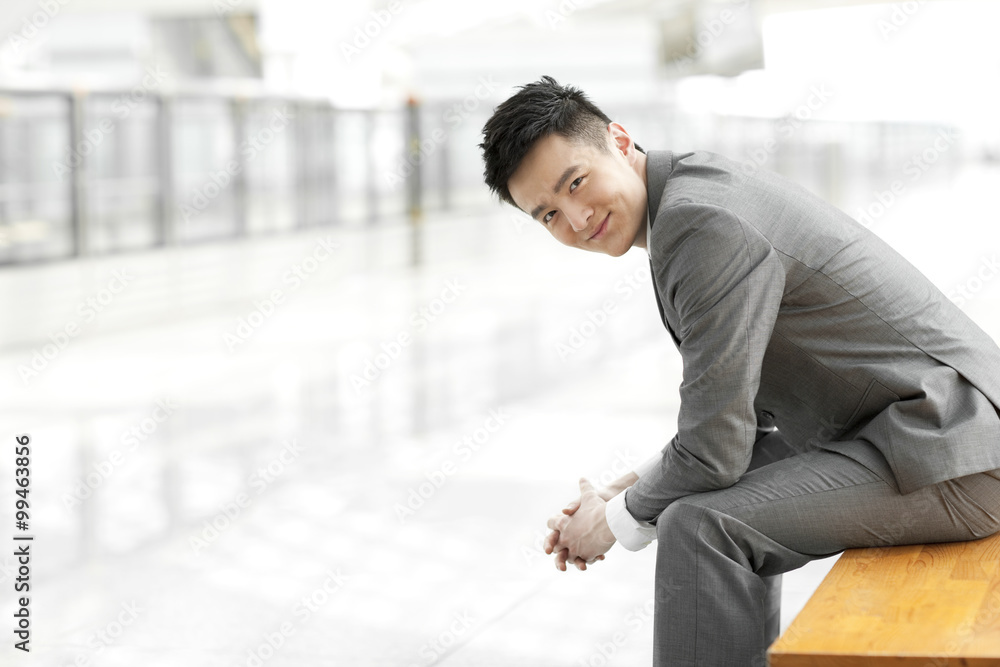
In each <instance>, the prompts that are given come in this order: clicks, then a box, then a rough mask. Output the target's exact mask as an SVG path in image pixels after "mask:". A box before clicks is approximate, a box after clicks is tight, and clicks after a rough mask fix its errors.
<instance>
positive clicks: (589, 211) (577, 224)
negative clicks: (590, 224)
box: [566, 206, 594, 232]
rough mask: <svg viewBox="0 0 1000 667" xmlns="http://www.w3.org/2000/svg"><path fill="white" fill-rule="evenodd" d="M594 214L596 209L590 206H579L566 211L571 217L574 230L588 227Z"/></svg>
mask: <svg viewBox="0 0 1000 667" xmlns="http://www.w3.org/2000/svg"><path fill="white" fill-rule="evenodd" d="M593 214H594V209H593V208H591V207H589V206H578V207H576V208H574V209H572V210H569V211H566V217H567V218H569V224H570V227H572V228H573V231H574V232H578V231H580V230H582V229H586V228H587V221H588V220H590V216H592V215H593Z"/></svg>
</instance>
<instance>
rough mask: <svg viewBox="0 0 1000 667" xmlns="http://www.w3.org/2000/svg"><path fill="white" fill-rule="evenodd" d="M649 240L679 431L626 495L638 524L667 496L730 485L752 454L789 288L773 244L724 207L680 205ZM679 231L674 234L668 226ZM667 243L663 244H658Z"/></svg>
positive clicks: (653, 515)
mask: <svg viewBox="0 0 1000 667" xmlns="http://www.w3.org/2000/svg"><path fill="white" fill-rule="evenodd" d="M657 219H658V222H659V224H662V225H665V226H667V227H668V228H669V231H670V233H669V234H668V233H667V232H666V231H665V232H664V233H663V234H662V235H660V236H659V237H655V236H654V239H656V238H658V239H666V240H660V242H659V244H657V243H655V242H654V243H653V244H652V245H651V250H652V257H653V265H654V272H655V278H654V279H655V280H656V285H657V290H658V291H659V293H660V296H661V299H662V300H663V301H664V310H665V312H667V313H669V314H668V317H671V318H672V321H671V324H672V325H673V326H674V328H675V331H676V333H677V338H678V339H679V341H680V343H679V344H678V349H679V350H680V354H681V358H682V360H683V366H684V372H683V381H682V383H681V386H680V398H681V406H680V412H679V414H678V419H677V435H676V436H674V438H673V439H672V440H671V441H670V442H669V443H668V444H667V446H666V447H665V448H664V449H663V455H662V458H661V459H660V464H659V465H658V466H654V467H653V468H652V469H651V470H649V471H648V472H646V473H645V474H643V475H642V476H641V477H640V478H639V480H638V481H637V482H636V483H635V484H634V485H632V486H631V487H630V488H629V489H628V490H627V491H626V493H625V497H624V502H625V506H626V508H627V509H628V511H629V513H630V514H631V515H632V516H633V517H634V518H635V519H636V520H637V521H646V522H650V521H655V520H656V518H657V517H658V516H659V514H660V513H661V512H662V511H663V510H664V509H665V508H666V507H667V506H668V505H669V504H670V503H672V502H673V501H675V500H677V499H678V498H682V497H684V496H687V495H691V494H694V493H702V492H706V491H713V490H716V489H721V488H725V487H728V486H731V485H732V484H734V483H735V482H736V480H738V479H739V478H740V476H742V475H743V473H744V472H745V471H746V469H747V466H748V465H749V462H750V457H751V454H752V453H753V444H754V441H755V439H756V428H757V420H756V415H755V412H754V398H755V397H756V395H757V389H758V386H759V384H760V372H761V363H762V361H763V357H764V351H765V350H766V348H767V345H768V342H769V340H770V338H771V332H772V330H773V329H774V322H775V319H776V318H777V314H778V308H779V306H780V303H781V298H782V293H783V291H784V285H785V272H784V268H783V267H782V264H781V260H780V259H779V257H778V254H777V252H776V251H775V249H774V248H773V246H772V245H771V244H770V243H769V242H768V240H767V239H766V238H764V237H763V236H762V235H761V234H760V232H758V231H757V230H756V229H755V228H754V227H752V226H750V225H749V224H747V223H745V222H744V221H742V220H741V219H740V218H738V217H737V216H736V215H734V214H733V213H731V212H730V211H728V210H726V209H722V208H719V207H715V206H709V205H700V204H680V205H677V206H674V207H672V208H669V209H666V210H663V211H660V213H659V214H658V216H657ZM674 230H679V231H674ZM660 246H663V247H660Z"/></svg>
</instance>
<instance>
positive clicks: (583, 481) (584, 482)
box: [580, 477, 597, 494]
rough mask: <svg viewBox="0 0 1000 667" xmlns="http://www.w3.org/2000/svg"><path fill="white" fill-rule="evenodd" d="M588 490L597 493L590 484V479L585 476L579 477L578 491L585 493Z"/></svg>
mask: <svg viewBox="0 0 1000 667" xmlns="http://www.w3.org/2000/svg"><path fill="white" fill-rule="evenodd" d="M588 491H590V492H594V493H597V492H596V491H594V487H593V486H592V485H591V483H590V480H589V479H587V478H586V477H581V478H580V493H581V494H584V493H587V492H588Z"/></svg>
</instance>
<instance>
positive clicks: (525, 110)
mask: <svg viewBox="0 0 1000 667" xmlns="http://www.w3.org/2000/svg"><path fill="white" fill-rule="evenodd" d="M610 123H611V119H610V118H608V116H607V114H605V113H604V112H603V111H601V110H600V109H599V108H598V107H597V106H595V105H594V103H593V102H591V101H590V100H589V99H588V98H587V96H586V95H585V94H584V92H583V91H582V90H580V89H579V88H574V87H572V86H560V85H559V84H558V83H557V82H556V80H555V79H553V78H552V77H551V76H543V77H542V78H541V79H540V80H538V81H535V82H534V83H529V84H526V85H524V86H521V87H520V89H519V90H518V92H516V93H514V95H512V96H511V97H509V98H508V99H506V100H504V101H503V102H501V103H500V105H499V106H498V107H497V108H496V109H494V110H493V115H492V116H490V119H489V120H488V121H486V125H484V126H483V142H482V143H481V144H479V148H481V149H482V151H483V162H485V163H486V168H485V170H484V172H483V177H484V179H485V180H486V185H487V186H489V188H490V190H491V191H492V192H493V193H495V194H496V195H497V196H498V197H499V198H500V199H501V201H504V202H507V203H508V204H510V205H512V206H515V207H516V206H517V204H515V203H514V199H513V198H512V197H511V195H510V190H509V189H508V188H507V181H509V180H510V177H511V176H513V175H514V172H515V171H517V168H518V167H519V166H520V165H521V161H522V160H524V156H525V155H527V154H528V151H530V150H531V147H532V146H534V145H535V142H536V141H538V140H539V139H544V138H545V137H547V136H549V135H551V134H558V135H560V136H563V137H566V138H567V139H568V140H570V141H574V142H580V143H586V144H590V145H592V146H595V147H597V148H599V149H600V150H603V151H608V150H609V149H608V144H607V141H608V139H607V127H608V125H609V124H610ZM636 149H638V150H640V151H641V150H642V149H641V148H639V146H638V145H636Z"/></svg>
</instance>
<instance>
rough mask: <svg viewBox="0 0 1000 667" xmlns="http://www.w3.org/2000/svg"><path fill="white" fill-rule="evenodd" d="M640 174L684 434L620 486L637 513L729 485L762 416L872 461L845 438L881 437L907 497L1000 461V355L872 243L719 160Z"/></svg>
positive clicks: (838, 217)
mask: <svg viewBox="0 0 1000 667" xmlns="http://www.w3.org/2000/svg"><path fill="white" fill-rule="evenodd" d="M646 177H647V194H648V207H649V215H650V221H651V223H652V230H651V238H650V239H647V241H648V248H649V252H650V266H651V269H652V275H653V286H654V290H655V293H656V298H657V303H658V305H659V307H660V314H661V317H662V318H663V323H664V326H666V328H667V330H668V331H669V332H670V335H671V336H672V337H673V339H674V342H675V343H676V345H677V348H678V350H679V351H680V353H681V357H682V358H683V362H684V374H683V381H682V383H681V386H680V395H681V407H680V413H679V416H678V432H677V435H676V436H675V437H674V438H673V439H672V440H671V441H670V443H669V444H668V445H667V446H666V447H665V448H664V450H663V458H662V461H661V464H660V466H658V467H656V468H654V469H653V470H651V471H649V472H647V473H645V474H644V475H643V476H642V477H641V478H640V480H639V481H638V482H637V483H636V484H635V485H634V486H633V487H631V488H630V489H629V490H628V492H627V494H626V496H625V502H626V507H627V508H628V510H629V512H630V513H631V514H632V515H633V516H634V517H635V518H636V519H639V520H643V521H652V520H655V518H656V517H657V516H658V515H659V513H660V512H661V511H662V510H663V509H664V508H665V507H666V506H667V505H669V504H670V503H671V502H673V501H674V500H676V499H678V498H680V497H683V496H686V495H689V494H692V493H700V492H704V491H710V490H714V489H719V488H724V487H727V486H730V485H732V484H733V483H735V482H736V481H737V479H739V477H740V476H741V475H743V473H744V472H745V471H746V469H747V465H748V463H749V461H750V455H751V451H752V449H753V444H754V441H755V436H756V426H757V423H758V419H759V418H760V417H762V416H763V417H764V418H765V419H771V418H772V417H773V420H774V424H775V426H777V427H778V429H779V430H780V431H781V432H782V433H783V434H784V436H785V438H786V439H787V440H789V441H790V442H791V443H793V444H796V445H798V446H799V447H803V448H810V447H818V448H823V449H833V450H837V449H838V447H841V448H842V449H843V453H846V454H847V455H849V456H852V458H855V459H856V460H859V462H860V463H862V464H864V463H865V461H864V460H861V459H863V458H864V451H865V450H866V449H867V451H871V449H870V448H865V447H857V446H852V447H849V446H846V445H845V444H844V443H847V442H849V441H853V440H863V441H866V442H868V443H870V444H872V445H874V447H875V448H876V449H877V450H878V451H880V452H881V453H882V454H883V455H884V456H885V458H886V460H887V461H888V462H889V465H890V466H891V468H892V471H893V473H894V474H895V476H896V481H897V483H898V485H899V488H900V491H901V492H902V493H904V494H905V493H910V492H912V491H915V490H916V489H919V488H921V487H923V486H925V485H928V484H933V483H936V482H940V481H943V480H947V479H952V478H955V477H960V476H962V475H968V474H972V473H976V472H982V471H984V470H993V469H996V468H1000V413H998V411H997V407H996V406H1000V348H998V347H997V345H996V343H994V341H993V340H992V339H991V338H990V337H989V336H988V335H987V334H986V333H985V332H984V331H983V330H982V329H980V328H979V327H978V326H977V325H976V324H975V323H974V322H973V321H972V320H971V319H970V318H969V317H968V316H967V315H966V314H965V313H963V312H962V310H961V309H959V308H958V306H956V305H955V304H953V303H952V302H951V301H950V300H948V298H946V297H945V296H944V294H942V292H941V291H940V290H938V289H937V287H935V286H934V285H933V284H932V283H931V282H930V281H929V280H928V279H927V278H926V277H925V276H924V275H923V274H922V273H920V272H919V271H918V270H917V269H916V268H915V267H914V266H913V265H911V264H910V263H909V262H907V261H906V260H905V259H903V257H902V256H900V255H899V254H898V253H897V252H896V251H895V250H893V249H892V248H891V247H889V246H888V245H887V244H886V243H885V242H883V241H882V240H881V239H879V237H878V236H876V235H875V234H873V233H872V232H870V231H869V230H867V229H866V228H864V227H863V226H862V225H860V224H859V223H857V222H855V221H854V220H853V219H852V218H850V217H849V216H848V215H847V214H845V213H843V212H842V211H840V210H839V209H837V208H836V207H834V206H832V205H830V204H828V203H826V202H824V201H823V200H822V199H820V198H819V197H817V196H815V195H813V194H811V193H810V192H808V191H807V190H805V189H804V188H802V187H799V186H798V185H795V184H794V183H792V182H790V181H789V180H787V179H785V178H783V177H781V176H778V175H777V174H773V173H771V172H768V171H765V170H758V171H756V172H754V173H747V172H746V171H745V169H744V168H743V166H742V165H741V164H739V163H737V162H734V161H732V160H729V159H727V158H725V157H723V156H721V155H716V154H713V153H708V152H693V153H686V154H683V155H680V154H675V153H671V152H667V151H653V152H650V153H649V154H648V156H647V164H646ZM855 444H856V443H855ZM874 455H875V456H877V454H874Z"/></svg>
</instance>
